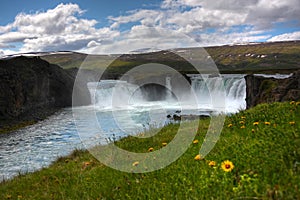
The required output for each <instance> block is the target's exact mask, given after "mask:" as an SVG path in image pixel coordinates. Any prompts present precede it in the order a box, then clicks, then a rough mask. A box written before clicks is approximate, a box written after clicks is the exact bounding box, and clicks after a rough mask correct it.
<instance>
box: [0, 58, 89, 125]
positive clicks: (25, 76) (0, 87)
mask: <svg viewBox="0 0 300 200" xmlns="http://www.w3.org/2000/svg"><path fill="white" fill-rule="evenodd" d="M73 85H74V76H72V75H71V74H69V73H68V72H66V71H65V70H64V69H62V68H61V67H59V66H57V65H54V64H50V63H48V62H46V61H44V60H42V59H40V58H39V57H33V58H29V57H23V56H20V57H15V58H11V59H6V60H0V119H4V120H8V119H12V120H13V119H19V120H21V118H22V117H23V116H26V117H28V118H31V117H32V116H33V117H34V118H36V119H37V120H39V119H41V118H44V117H45V116H44V114H43V113H45V114H46V115H47V113H49V114H53V111H55V110H57V109H58V108H63V107H69V106H72V93H73ZM85 87H86V86H85ZM77 89H78V90H79V91H81V90H82V88H77ZM78 95H81V97H80V98H81V99H82V101H81V102H80V104H81V105H85V104H88V103H90V97H89V94H88V93H80V92H78ZM26 117H25V118H26Z"/></svg>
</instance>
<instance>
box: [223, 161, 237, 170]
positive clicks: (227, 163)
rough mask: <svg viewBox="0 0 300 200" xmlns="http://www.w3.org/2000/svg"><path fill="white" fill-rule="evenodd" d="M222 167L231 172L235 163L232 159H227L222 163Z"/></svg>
mask: <svg viewBox="0 0 300 200" xmlns="http://www.w3.org/2000/svg"><path fill="white" fill-rule="evenodd" d="M221 168H222V169H223V170H224V171H225V172H230V171H232V170H233V168H234V165H233V163H232V162H231V161H229V160H225V161H223V162H222V164H221Z"/></svg>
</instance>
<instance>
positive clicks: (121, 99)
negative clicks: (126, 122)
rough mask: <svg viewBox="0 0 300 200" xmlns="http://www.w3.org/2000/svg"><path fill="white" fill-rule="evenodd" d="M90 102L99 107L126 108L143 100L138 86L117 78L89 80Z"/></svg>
mask: <svg viewBox="0 0 300 200" xmlns="http://www.w3.org/2000/svg"><path fill="white" fill-rule="evenodd" d="M87 86H88V89H89V91H90V95H91V103H92V104H93V105H96V106H98V107H101V108H126V107H128V106H131V105H132V104H135V103H137V102H143V96H142V93H141V91H140V90H139V87H138V86H136V85H134V84H130V83H127V82H126V81H118V80H101V81H100V82H89V83H88V85H87Z"/></svg>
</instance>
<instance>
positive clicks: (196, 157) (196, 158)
mask: <svg viewBox="0 0 300 200" xmlns="http://www.w3.org/2000/svg"><path fill="white" fill-rule="evenodd" d="M194 159H195V160H202V158H201V156H200V155H199V154H198V155H196V156H195V158H194Z"/></svg>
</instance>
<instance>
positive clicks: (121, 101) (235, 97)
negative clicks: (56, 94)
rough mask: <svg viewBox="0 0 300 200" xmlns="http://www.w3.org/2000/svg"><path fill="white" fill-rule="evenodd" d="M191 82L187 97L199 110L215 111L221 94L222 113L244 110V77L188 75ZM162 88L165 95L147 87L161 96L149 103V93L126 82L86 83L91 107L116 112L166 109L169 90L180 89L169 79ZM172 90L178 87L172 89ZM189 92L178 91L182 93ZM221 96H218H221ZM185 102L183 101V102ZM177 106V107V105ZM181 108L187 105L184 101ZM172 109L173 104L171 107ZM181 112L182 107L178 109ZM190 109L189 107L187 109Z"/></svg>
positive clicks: (172, 99) (168, 103)
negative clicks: (149, 107)
mask: <svg viewBox="0 0 300 200" xmlns="http://www.w3.org/2000/svg"><path fill="white" fill-rule="evenodd" d="M188 76H189V77H190V79H191V91H190V92H191V94H192V92H194V94H196V98H197V102H198V108H194V109H203V110H208V109H211V110H214V111H216V109H217V108H215V106H213V104H212V97H216V95H218V94H220V93H222V92H225V94H224V95H223V97H224V96H225V99H221V100H222V101H223V100H225V104H224V105H225V112H226V113H235V112H238V111H239V110H242V109H245V107H246V102H245V98H246V83H245V79H244V75H234V74H227V75H222V77H219V76H211V75H208V74H206V75H188ZM165 83H166V86H165V87H166V88H165V92H164V93H162V92H161V91H155V90H153V87H152V88H151V89H152V90H151V92H152V95H155V96H157V95H158V94H164V96H165V97H164V98H163V100H160V101H157V102H155V101H149V100H147V99H149V95H151V93H150V94H149V91H147V90H141V89H140V88H139V86H137V85H134V84H130V83H127V82H126V81H117V80H103V81H100V82H94V83H88V88H89V90H90V93H91V99H92V104H93V105H95V106H98V107H100V108H109V109H118V108H124V109H126V108H129V107H131V108H132V107H141V106H147V105H153V106H155V105H157V106H158V105H159V106H162V107H170V106H171V104H170V102H174V98H173V94H172V89H177V90H180V88H174V86H173V85H172V84H171V78H170V77H166V79H165ZM176 87H180V85H179V86H176ZM157 90H158V88H157ZM183 92H185V93H187V92H189V91H182V93H183ZM191 94H183V95H184V96H186V101H187V102H188V100H189V98H188V97H189V95H191ZM221 96H222V95H220V97H221ZM184 101H185V100H184ZM177 105H178V104H177ZM185 105H188V103H186V102H185ZM174 106H175V104H174ZM181 109H184V108H181ZM189 109H191V108H189Z"/></svg>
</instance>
